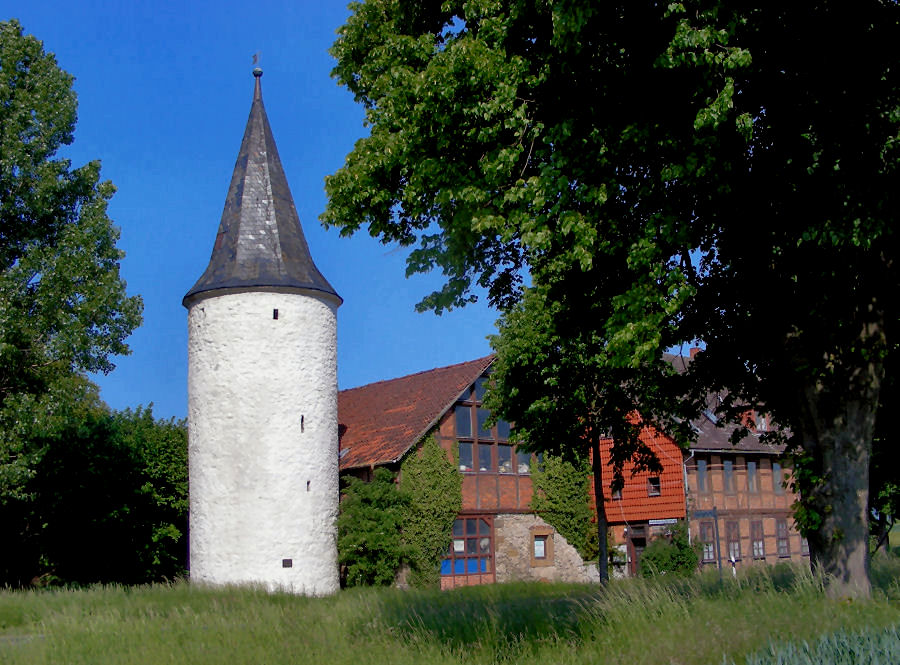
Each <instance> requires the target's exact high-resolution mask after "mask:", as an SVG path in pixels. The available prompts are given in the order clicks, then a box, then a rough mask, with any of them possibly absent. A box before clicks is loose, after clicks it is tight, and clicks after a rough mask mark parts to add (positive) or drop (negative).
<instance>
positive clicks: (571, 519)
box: [531, 455, 598, 561]
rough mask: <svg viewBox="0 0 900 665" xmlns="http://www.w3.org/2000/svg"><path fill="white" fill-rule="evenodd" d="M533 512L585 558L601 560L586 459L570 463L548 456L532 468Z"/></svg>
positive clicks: (560, 458) (589, 472)
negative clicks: (598, 552) (598, 555)
mask: <svg viewBox="0 0 900 665" xmlns="http://www.w3.org/2000/svg"><path fill="white" fill-rule="evenodd" d="M531 481H532V483H533V486H534V495H533V496H532V498H531V509H532V510H533V511H534V512H535V513H537V514H538V515H539V516H540V517H541V518H542V519H543V520H544V521H545V522H547V524H549V525H550V526H552V527H553V528H554V529H556V530H557V531H558V532H559V533H560V535H562V536H563V538H565V539H566V540H567V541H568V543H569V544H570V545H571V546H572V547H574V548H575V549H576V550H577V551H578V554H579V555H581V558H582V559H584V560H585V561H591V560H593V559H596V558H597V551H598V539H597V530H596V528H595V526H594V524H593V517H594V511H593V509H592V508H591V505H590V494H589V492H590V486H591V467H590V464H589V463H588V461H587V460H586V459H582V460H576V461H574V462H573V461H569V460H566V459H564V458H562V457H556V456H552V455H548V456H546V457H545V458H544V462H543V464H541V465H534V464H533V465H532V470H531Z"/></svg>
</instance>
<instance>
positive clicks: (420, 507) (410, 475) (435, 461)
mask: <svg viewBox="0 0 900 665" xmlns="http://www.w3.org/2000/svg"><path fill="white" fill-rule="evenodd" d="M456 468H457V467H456V464H454V463H453V462H452V461H450V459H448V457H447V453H445V452H444V451H443V450H442V449H441V447H440V446H439V445H438V444H437V441H435V439H434V437H433V436H428V437H426V438H425V439H424V441H423V442H422V445H421V446H419V447H418V448H417V449H415V450H413V451H411V452H410V453H409V454H408V455H407V456H406V459H405V460H404V461H403V463H402V464H401V467H400V482H399V484H398V483H397V478H396V475H395V474H394V473H393V472H391V471H390V470H388V469H385V468H379V469H376V470H375V473H374V476H373V478H372V480H371V481H370V482H365V481H362V480H360V479H358V478H353V477H348V478H346V483H347V484H346V487H345V488H344V490H343V492H342V495H343V496H342V499H341V513H340V517H339V518H338V559H339V561H340V564H341V571H342V575H341V582H342V584H343V585H344V586H371V585H389V584H392V583H393V582H394V581H395V579H396V577H397V572H398V570H400V568H401V566H403V565H406V566H408V568H409V575H408V578H407V581H408V582H409V584H410V585H411V586H415V587H429V586H438V584H439V582H440V563H441V558H442V557H443V556H444V553H445V552H446V551H447V548H448V547H449V546H450V538H451V533H452V529H453V520H455V519H456V516H457V515H458V514H459V510H460V508H461V507H462V476H461V475H460V474H459V472H458V471H457V470H456Z"/></svg>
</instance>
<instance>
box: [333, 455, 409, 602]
mask: <svg viewBox="0 0 900 665" xmlns="http://www.w3.org/2000/svg"><path fill="white" fill-rule="evenodd" d="M408 503H409V498H408V497H407V496H406V495H405V494H404V493H402V492H400V491H399V490H398V489H397V486H396V483H395V482H394V474H393V473H391V472H390V471H389V470H388V469H385V468H383V467H379V468H377V469H375V474H374V475H373V476H372V480H371V481H369V482H366V481H363V480H360V479H359V478H352V477H350V478H347V487H346V489H345V490H344V491H343V493H342V497H341V512H340V515H339V516H338V561H339V562H340V564H341V567H342V568H343V569H344V570H343V571H342V575H341V577H342V578H343V580H344V584H345V586H368V585H385V586H386V585H390V584H392V583H393V582H394V578H395V577H396V575H397V570H398V569H399V568H400V564H401V563H403V561H404V560H405V559H406V551H405V548H404V545H403V540H402V537H401V533H400V532H401V529H402V528H403V515H404V508H405V507H406V505H407V504H408Z"/></svg>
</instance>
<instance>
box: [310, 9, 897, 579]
mask: <svg viewBox="0 0 900 665" xmlns="http://www.w3.org/2000/svg"><path fill="white" fill-rule="evenodd" d="M352 9H353V14H352V15H351V16H350V18H349V19H348V21H347V23H346V24H345V25H344V26H343V27H342V28H341V30H340V32H339V37H338V39H337V41H336V42H335V44H334V47H333V49H332V53H333V54H334V55H335V57H336V58H337V66H336V67H335V70H334V75H335V76H336V77H337V79H338V81H339V82H340V83H341V84H343V85H346V86H347V87H348V88H349V89H350V91H351V92H352V93H353V94H354V95H355V97H356V99H357V100H358V101H359V102H361V103H362V104H363V105H364V106H365V109H366V123H367V125H368V126H369V127H370V128H371V134H370V136H368V137H366V138H363V139H361V140H360V141H358V142H357V144H356V146H355V148H354V150H353V152H352V153H351V154H350V155H349V156H348V158H347V161H346V164H345V165H344V167H343V168H342V169H340V170H339V171H338V172H337V173H335V174H334V175H333V176H332V177H330V178H329V179H328V180H327V182H326V188H327V190H328V195H329V204H328V207H327V209H326V211H325V213H323V217H322V219H323V221H324V222H325V223H326V224H329V225H334V226H339V227H341V231H342V233H353V232H354V231H356V230H357V229H359V228H361V227H362V226H364V225H365V226H367V227H368V231H369V233H370V234H372V235H373V236H375V237H377V238H379V239H381V240H382V241H383V242H387V243H398V244H400V245H401V246H405V247H413V246H414V245H416V244H417V245H418V246H416V247H414V248H413V249H412V251H411V252H410V255H409V259H408V268H407V270H408V272H424V271H429V270H432V269H435V268H437V269H440V270H441V271H442V272H443V273H444V275H445V276H446V284H445V286H444V287H443V289H441V290H440V291H437V292H435V293H432V294H430V295H428V296H426V297H425V299H424V300H423V301H422V303H421V304H420V307H422V308H433V309H434V310H436V311H437V312H440V311H442V310H443V309H445V308H448V307H455V306H459V305H462V304H465V303H466V302H468V301H470V300H471V299H473V298H474V297H475V295H474V292H473V289H474V287H476V286H478V287H483V288H485V289H487V293H488V298H489V300H490V302H491V303H493V304H495V305H498V306H501V307H504V308H506V307H509V306H511V305H513V304H515V302H517V301H518V300H519V299H520V298H521V288H520V283H521V272H522V269H523V267H525V266H527V267H528V269H529V271H530V273H531V275H532V278H533V281H534V283H535V284H536V285H537V288H538V289H539V290H541V292H542V293H541V297H540V300H542V301H543V302H544V303H557V304H559V305H560V306H561V307H562V308H563V311H562V314H561V315H562V316H564V318H565V321H566V322H567V323H566V325H565V327H563V329H562V331H561V334H564V335H565V336H566V337H567V338H568V337H571V338H572V339H575V340H580V343H582V344H585V343H587V342H589V341H591V340H592V339H594V338H596V343H595V344H593V343H592V344H591V345H590V346H589V348H587V349H586V353H587V354H589V355H588V356H587V357H589V358H591V359H592V363H591V364H592V366H593V367H594V368H595V369H596V379H595V381H596V384H597V389H596V391H595V392H596V393H597V394H598V395H601V396H602V395H605V394H606V392H607V391H612V392H613V393H614V394H616V393H617V392H618V391H619V387H618V386H619V383H618V382H619V381H620V380H621V373H620V371H621V370H631V371H634V372H635V375H636V377H637V378H636V379H635V380H634V382H633V383H632V384H631V387H629V388H628V389H627V390H625V391H622V392H621V393H620V394H621V395H622V396H623V397H629V396H630V397H631V398H632V402H633V406H634V407H635V408H637V409H639V412H640V416H641V418H642V419H643V420H644V421H645V422H649V423H652V424H655V425H657V426H659V427H662V428H663V429H666V430H668V431H672V432H673V433H675V434H676V435H677V436H678V437H679V438H681V435H682V433H684V436H686V437H689V436H690V433H688V432H685V427H684V426H682V427H680V428H679V427H678V425H679V422H681V423H684V422H686V421H685V420H684V418H683V417H682V414H683V411H684V410H685V409H686V408H687V406H690V407H692V410H693V412H694V413H695V414H696V413H698V412H699V411H701V410H702V409H703V408H706V396H707V395H708V394H710V393H711V392H712V393H718V394H719V395H720V396H721V398H722V401H721V403H718V405H717V410H718V412H719V416H720V420H721V421H722V422H727V421H729V420H730V421H733V422H740V416H741V413H742V412H744V411H746V409H748V408H754V409H756V410H758V411H763V412H765V413H768V414H771V416H772V417H773V418H774V420H775V421H777V422H778V423H780V424H781V425H784V426H785V427H786V430H785V431H787V432H789V433H790V436H791V444H792V445H793V446H795V447H796V448H797V449H798V450H800V451H801V453H802V455H801V457H802V458H803V460H804V465H803V466H802V468H799V469H798V474H797V478H798V484H799V488H800V490H801V492H802V499H801V501H802V503H801V506H800V508H801V509H800V510H799V511H798V513H797V517H798V520H799V521H800V526H801V528H803V529H804V531H805V533H806V535H807V537H808V539H809V543H810V550H811V555H812V559H813V561H814V562H815V563H816V564H817V565H818V566H820V567H821V568H822V569H823V570H824V572H826V573H828V574H830V575H832V581H831V585H830V588H831V589H832V591H833V592H834V593H836V594H839V595H853V594H860V595H866V594H868V593H869V582H868V576H867V572H868V570H867V565H868V559H867V536H868V530H867V525H866V520H867V505H868V469H869V456H870V453H871V446H872V437H873V428H874V424H875V421H876V414H877V412H878V409H879V407H880V404H881V396H880V389H881V384H882V381H883V380H884V377H885V363H886V362H887V360H888V358H889V357H890V356H892V355H893V354H896V353H897V343H896V340H895V339H894V338H893V337H892V334H893V333H892V332H891V331H892V329H893V328H894V327H896V324H897V321H898V311H897V298H896V293H897V289H898V275H897V261H896V249H895V247H896V245H897V243H896V240H895V237H894V226H895V220H896V219H897V218H898V197H900V189H898V188H897V186H896V182H897V171H898V163H900V85H898V76H900V70H898V68H897V67H896V66H895V65H896V54H895V53H894V50H893V48H892V46H891V45H892V44H895V43H897V42H898V40H900V20H898V14H900V6H898V5H897V3H896V2H881V1H879V0H867V1H866V2H863V3H854V4H853V5H852V6H850V5H848V4H846V3H838V2H828V1H825V0H823V1H822V2H818V3H813V4H810V3H799V4H798V3H782V4H781V5H779V6H777V7H772V8H766V9H759V8H754V7H752V6H748V5H746V4H744V3H737V2H727V1H725V0H692V1H688V2H681V3H678V2H673V3H656V2H643V1H637V2H627V3H596V2H593V1H591V0H560V1H559V2H544V1H539V0H468V1H463V0H459V1H456V2H454V1H450V2H447V1H442V0H431V1H426V2H418V3H401V2H397V1H396V0H370V1H369V2H365V3H355V4H353V5H352ZM570 323H571V325H573V326H575V330H574V331H573V330H571V329H570V327H569V326H570ZM576 324H577V325H576ZM698 340H700V341H702V342H703V343H704V345H705V351H704V353H702V354H700V355H699V356H698V357H697V358H696V360H695V361H694V362H693V363H691V365H690V366H689V368H688V369H687V371H686V372H683V373H681V374H676V373H675V372H674V370H673V369H672V368H671V367H669V366H668V365H667V364H666V363H665V362H664V360H663V357H662V355H663V351H664V350H665V349H668V348H671V347H673V346H677V345H679V344H683V343H693V342H696V341H698ZM576 351H578V350H577V349H576ZM575 357H576V356H575V355H571V356H570V358H572V359H573V361H572V362H569V363H568V366H572V365H574V358H575ZM538 376H540V375H539V374H538ZM631 388H635V389H634V390H632V389H631ZM616 410H617V411H618V412H619V414H620V416H621V415H622V414H623V413H627V409H625V408H617V409H616ZM501 413H503V415H505V416H506V417H507V418H513V417H514V416H517V415H518V414H517V413H515V412H503V411H502V410H501ZM515 419H516V421H517V422H518V418H515Z"/></svg>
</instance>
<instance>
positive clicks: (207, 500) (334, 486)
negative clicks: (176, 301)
mask: <svg viewBox="0 0 900 665" xmlns="http://www.w3.org/2000/svg"><path fill="white" fill-rule="evenodd" d="M338 304H339V301H338V300H337V299H336V298H335V297H333V296H330V295H329V294H324V293H320V292H318V291H308V292H297V291H296V290H294V291H292V292H278V290H276V289H259V290H252V291H250V290H244V289H235V290H222V289H220V290H217V291H212V292H208V293H203V294H198V295H197V296H194V297H193V298H192V300H191V302H190V303H189V314H188V428H189V430H188V431H189V444H188V447H189V463H190V530H191V538H190V573H191V579H192V581H194V582H198V583H201V584H214V585H227V584H235V585H262V586H264V587H265V588H267V589H269V590H272V591H277V590H282V591H289V592H293V593H301V594H306V595H324V594H330V593H334V592H336V591H337V590H338V588H339V579H338V563H337V512H338V497H339V487H338V430H337V428H338V421H337V322H336V313H337V307H338ZM276 310H277V318H276V315H275V311H276Z"/></svg>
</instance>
